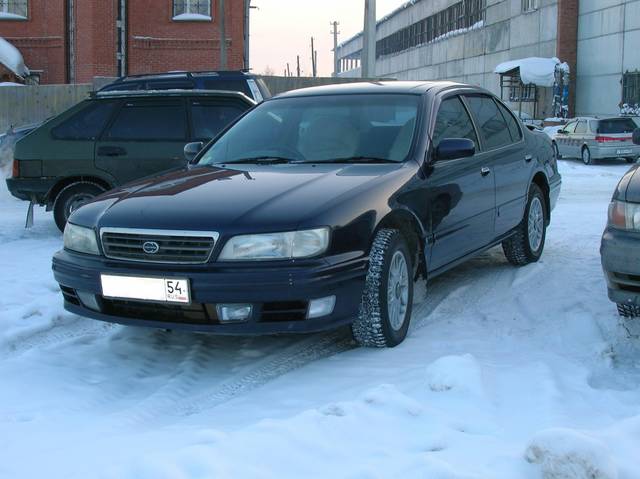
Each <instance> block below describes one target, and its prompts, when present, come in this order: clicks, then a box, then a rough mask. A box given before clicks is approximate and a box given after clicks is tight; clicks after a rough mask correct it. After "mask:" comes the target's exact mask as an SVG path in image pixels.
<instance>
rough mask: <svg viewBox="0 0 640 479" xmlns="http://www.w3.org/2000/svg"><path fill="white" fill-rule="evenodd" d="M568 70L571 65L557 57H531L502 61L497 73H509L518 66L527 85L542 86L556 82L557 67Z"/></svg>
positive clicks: (549, 85) (523, 81) (521, 77)
mask: <svg viewBox="0 0 640 479" xmlns="http://www.w3.org/2000/svg"><path fill="white" fill-rule="evenodd" d="M558 66H559V68H561V69H563V70H567V69H568V68H569V67H568V65H567V64H566V63H562V64H561V63H560V60H558V59H557V58H555V57H553V58H539V57H529V58H521V59H519V60H511V61H508V62H504V63H500V64H499V65H498V66H497V67H496V69H495V70H494V71H495V73H498V74H501V73H507V72H510V71H512V70H515V69H516V68H519V69H520V79H521V80H522V83H524V84H525V85H530V84H533V85H538V86H542V87H552V86H553V84H554V83H555V72H556V67H558Z"/></svg>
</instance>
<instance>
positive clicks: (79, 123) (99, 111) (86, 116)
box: [51, 101, 117, 140]
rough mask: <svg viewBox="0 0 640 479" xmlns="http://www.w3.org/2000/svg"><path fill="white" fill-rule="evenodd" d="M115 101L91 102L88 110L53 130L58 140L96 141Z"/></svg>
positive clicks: (87, 107) (112, 110)
mask: <svg viewBox="0 0 640 479" xmlns="http://www.w3.org/2000/svg"><path fill="white" fill-rule="evenodd" d="M116 104H117V103H116V102H113V101H93V102H89V104H88V105H87V106H86V108H83V109H82V110H80V111H79V112H78V113H76V114H75V115H73V116H72V117H71V118H69V119H67V120H66V121H64V122H63V123H61V124H60V125H58V126H56V127H55V128H54V129H53V130H51V134H52V135H53V137H54V138H55V139H58V140H95V139H96V138H97V137H98V136H99V135H100V133H101V132H102V130H103V128H104V126H105V125H106V123H107V121H108V120H109V118H111V115H112V114H113V112H114V110H115V106H116Z"/></svg>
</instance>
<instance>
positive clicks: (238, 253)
mask: <svg viewBox="0 0 640 479" xmlns="http://www.w3.org/2000/svg"><path fill="white" fill-rule="evenodd" d="M328 246H329V228H317V229H313V230H305V231H292V232H289V233H268V234H260V235H242V236H234V237H233V238H231V239H230V240H229V241H227V244H226V245H224V248H223V250H222V253H220V260H222V261H243V260H277V259H292V258H309V257H311V256H316V255H319V254H320V253H323V252H324V251H326V249H327V247H328Z"/></svg>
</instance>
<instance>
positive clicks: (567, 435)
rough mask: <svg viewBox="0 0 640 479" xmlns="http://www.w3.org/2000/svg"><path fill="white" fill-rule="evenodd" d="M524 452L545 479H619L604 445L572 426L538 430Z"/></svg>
mask: <svg viewBox="0 0 640 479" xmlns="http://www.w3.org/2000/svg"><path fill="white" fill-rule="evenodd" d="M638 452H640V451H638ZM525 454H526V458H527V461H529V462H530V463H532V464H539V465H540V467H541V469H542V477H543V478H544V479H618V468H617V465H616V463H615V461H614V459H613V457H612V456H611V453H610V452H609V450H608V448H607V446H606V445H605V444H603V443H602V442H601V441H599V440H597V439H594V438H592V437H589V436H587V435H585V434H582V433H579V432H577V431H573V430H571V429H561V428H557V429H548V430H545V431H542V432H539V433H538V434H536V435H535V437H534V438H533V439H532V440H531V443H530V445H529V447H528V448H527V451H526V453H525Z"/></svg>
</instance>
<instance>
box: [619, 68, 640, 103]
mask: <svg viewBox="0 0 640 479" xmlns="http://www.w3.org/2000/svg"><path fill="white" fill-rule="evenodd" d="M622 105H623V107H624V106H625V105H626V106H627V107H631V108H638V107H640V71H639V70H636V71H634V72H629V71H628V72H626V73H624V74H623V75H622Z"/></svg>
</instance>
